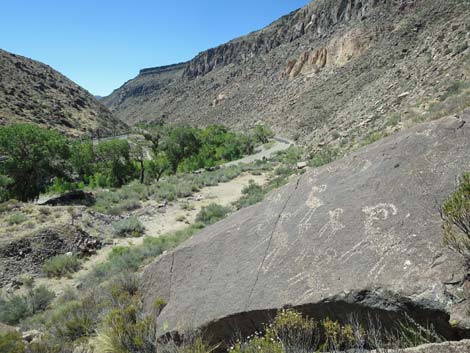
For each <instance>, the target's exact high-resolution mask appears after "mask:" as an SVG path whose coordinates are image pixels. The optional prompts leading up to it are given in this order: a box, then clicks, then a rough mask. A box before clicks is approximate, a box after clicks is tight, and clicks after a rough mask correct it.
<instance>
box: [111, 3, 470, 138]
mask: <svg viewBox="0 0 470 353" xmlns="http://www.w3.org/2000/svg"><path fill="white" fill-rule="evenodd" d="M469 18H470V5H469V3H468V1H466V0H450V1H445V0H422V1H418V0H415V1H412V0H406V1H405V0H362V1H361V0H316V1H313V2H312V3H310V4H309V5H307V6H305V7H304V8H302V9H299V10H297V11H295V12H293V13H291V14H289V15H287V16H285V17H283V18H281V19H279V20H278V21H276V22H274V23H273V24H271V25H270V26H268V27H266V28H264V29H262V30H260V31H257V32H253V33H251V34H249V35H247V36H244V37H240V38H237V39H235V40H233V41H231V42H229V43H227V44H224V45H221V46H219V47H217V48H213V49H210V50H208V51H205V52H203V53H201V54H199V55H198V56H196V57H195V58H194V59H193V60H191V61H190V62H188V63H187V64H186V65H185V66H184V68H181V66H178V69H175V70H172V71H171V72H166V73H164V74H162V73H156V74H154V75H139V76H138V77H137V78H135V79H133V80H131V81H129V82H127V83H126V84H125V85H124V86H123V87H121V88H119V89H117V90H116V91H115V92H114V93H113V94H112V95H111V96H109V97H107V98H106V99H104V103H105V104H106V105H107V106H108V107H110V109H111V110H112V111H113V112H115V114H116V115H117V116H119V117H120V118H121V119H123V120H124V121H126V122H129V123H135V122H137V121H140V120H152V119H156V118H161V117H164V118H165V119H168V120H170V121H173V122H185V123H191V124H196V125H207V124H210V123H223V124H226V125H229V126H231V127H235V128H240V129H241V128H247V127H250V126H253V125H254V124H255V123H256V122H258V121H264V122H266V123H267V124H269V125H270V126H272V127H273V128H274V130H275V131H276V132H278V133H280V134H283V135H286V137H293V138H296V139H297V138H298V139H300V141H301V142H306V143H308V144H310V145H312V146H317V145H319V144H320V145H325V144H328V143H337V144H340V143H352V142H354V141H358V140H360V139H361V138H362V137H363V136H364V135H365V134H367V133H369V132H370V131H376V130H383V129H385V128H387V129H390V128H393V129H395V128H397V129H399V128H401V127H402V126H406V125H407V124H408V123H411V122H415V121H416V120H417V121H420V120H426V119H428V118H433V119H434V118H437V117H440V116H444V115H446V114H449V113H453V109H454V107H452V104H454V103H455V102H454V103H449V104H448V102H447V101H446V99H448V98H452V97H450V96H451V95H452V94H454V93H455V94H461V93H462V92H461V91H462V89H461V88H462V87H463V89H464V90H465V89H467V88H465V87H466V86H465V84H466V83H468V80H469V77H470V60H469V55H470V50H468V45H469V43H470V37H469V33H470V30H469V29H470V23H469V20H468V19H469ZM461 83H464V85H461ZM455 87H460V88H459V89H458V90H455V89H454V88H455ZM222 96H223V97H224V99H223V100H218V97H222ZM215 100H217V104H214V101H215ZM460 101H462V102H463V101H468V100H466V99H460ZM457 105H459V106H458V107H456V108H458V109H460V110H461V108H465V106H466V105H468V104H463V103H462V104H460V103H458V104H457ZM442 109H443V110H445V111H441V110H442ZM397 116H398V117H397ZM338 136H341V139H339V138H338Z"/></svg>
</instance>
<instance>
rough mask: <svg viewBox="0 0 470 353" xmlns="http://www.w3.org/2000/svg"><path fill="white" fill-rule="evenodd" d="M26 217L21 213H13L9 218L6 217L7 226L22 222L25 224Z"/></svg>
mask: <svg viewBox="0 0 470 353" xmlns="http://www.w3.org/2000/svg"><path fill="white" fill-rule="evenodd" d="M27 220H28V217H26V215H25V214H24V213H22V212H15V213H13V214H12V215H11V216H10V217H8V224H9V225H17V224H21V223H23V222H26V221H27Z"/></svg>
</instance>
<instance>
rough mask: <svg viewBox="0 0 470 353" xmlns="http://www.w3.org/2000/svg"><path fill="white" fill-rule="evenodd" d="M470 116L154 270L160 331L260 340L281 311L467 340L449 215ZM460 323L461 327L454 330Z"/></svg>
mask: <svg viewBox="0 0 470 353" xmlns="http://www.w3.org/2000/svg"><path fill="white" fill-rule="evenodd" d="M469 136H470V112H466V113H465V114H463V116H461V117H460V118H458V117H448V118H444V119H440V120H437V121H433V122H430V123H425V124H421V125H418V126H416V127H414V128H411V129H409V130H406V131H403V132H400V133H397V134H395V135H393V136H390V137H388V138H385V139H383V140H381V141H379V142H376V143H374V144H372V145H369V146H367V147H365V148H363V149H361V150H359V151H356V152H353V153H351V154H350V155H349V156H347V157H345V158H344V159H342V160H339V161H336V162H333V163H331V164H329V165H326V166H323V167H320V168H317V169H313V170H310V171H308V172H307V173H305V174H303V175H302V176H300V177H298V178H297V179H295V180H292V181H291V182H290V183H289V184H288V185H286V186H285V187H283V188H281V189H279V190H276V191H274V192H272V193H271V194H270V195H269V196H268V197H267V199H266V200H265V201H263V202H262V203H260V204H258V205H254V206H251V207H248V208H246V209H242V210H241V211H239V212H237V213H235V214H234V215H232V216H230V217H229V218H227V219H225V220H223V221H221V222H219V223H216V224H214V225H212V226H210V227H208V228H206V229H205V230H203V231H202V232H201V233H200V234H197V235H195V236H194V237H193V238H192V239H190V240H189V241H187V242H185V243H184V244H182V245H181V246H179V247H178V248H177V249H175V250H174V251H172V252H169V253H167V254H165V255H163V256H161V257H159V258H158V259H156V260H155V262H154V263H152V264H151V265H149V266H148V267H147V268H146V269H145V271H144V274H143V279H142V293H143V297H144V305H145V307H146V308H147V310H148V311H151V310H152V306H153V303H154V302H155V300H156V299H157V298H163V299H165V300H166V301H167V303H168V305H167V306H166V307H165V308H164V310H163V311H162V313H161V314H160V316H159V317H158V322H159V324H160V327H159V330H160V331H159V332H162V331H161V330H166V331H181V330H184V329H185V328H186V327H204V328H205V329H206V331H205V332H207V334H208V335H209V336H210V337H212V338H214V339H216V340H217V339H228V338H230V337H231V336H232V334H233V333H234V332H236V331H237V330H238V329H239V330H241V332H245V333H248V332H253V330H255V329H258V328H259V326H260V324H261V323H262V322H266V321H267V320H268V319H269V318H270V317H272V315H274V313H275V311H276V310H277V309H280V308H283V307H285V306H291V307H295V308H297V309H299V310H301V311H303V312H305V313H307V314H308V315H309V316H310V317H315V318H320V317H324V316H327V315H328V316H330V317H333V318H338V319H346V317H347V315H350V314H356V315H358V316H359V317H367V316H368V315H372V316H378V317H379V318H381V319H383V320H384V322H388V323H394V322H395V323H396V322H397V319H400V318H402V317H403V315H405V314H406V315H409V316H411V317H412V318H414V319H415V320H417V321H418V322H421V323H423V324H427V323H429V322H432V324H433V325H434V327H435V329H436V330H437V332H438V333H439V334H441V335H442V336H443V337H446V338H447V339H458V338H462V337H467V336H468V335H469V333H470V331H469V328H470V326H469V322H468V321H467V319H468V318H467V317H466V310H467V305H468V304H467V303H466V302H465V301H463V299H462V298H463V296H462V291H463V286H464V282H465V278H466V274H467V273H466V268H465V266H464V262H463V260H462V259H461V258H460V257H459V255H457V254H455V253H453V252H452V251H450V250H448V249H447V248H446V247H445V246H444V245H443V242H442V230H441V224H442V222H441V218H440V213H439V207H440V205H441V204H442V202H443V201H444V200H445V199H446V198H447V197H448V196H449V195H450V194H451V193H452V191H453V190H454V188H455V183H456V178H457V177H458V176H459V175H460V174H461V173H462V172H464V171H468V170H469V167H470V153H469V151H470V137H469ZM449 322H452V325H451V324H450V323H449Z"/></svg>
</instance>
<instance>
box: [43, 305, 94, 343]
mask: <svg viewBox="0 0 470 353" xmlns="http://www.w3.org/2000/svg"><path fill="white" fill-rule="evenodd" d="M96 304H97V303H96V302H95V301H94V300H92V298H90V297H86V298H84V299H82V300H80V301H78V300H74V301H69V302H67V303H65V304H62V305H61V306H59V307H58V308H56V309H55V310H54V312H53V313H52V315H51V326H52V327H51V329H52V332H53V333H54V334H55V335H56V337H58V338H59V339H62V340H66V341H67V340H68V341H75V340H77V339H79V338H81V337H86V336H89V335H90V334H92V333H93V332H94V330H95V328H96V325H97V322H98V314H99V305H96Z"/></svg>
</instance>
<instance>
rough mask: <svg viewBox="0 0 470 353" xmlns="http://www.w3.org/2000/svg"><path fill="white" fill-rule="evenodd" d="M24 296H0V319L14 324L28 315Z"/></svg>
mask: <svg viewBox="0 0 470 353" xmlns="http://www.w3.org/2000/svg"><path fill="white" fill-rule="evenodd" d="M29 313H30V311H29V307H28V301H27V298H26V296H23V295H12V296H7V297H0V321H1V322H4V323H7V324H9V325H15V324H17V323H18V322H20V320H22V319H24V318H25V317H27V316H28V315H29Z"/></svg>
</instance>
